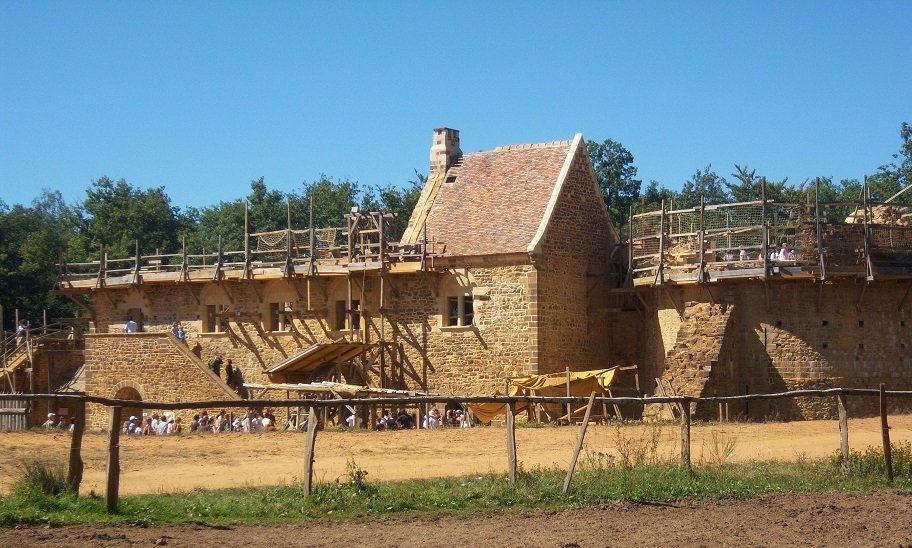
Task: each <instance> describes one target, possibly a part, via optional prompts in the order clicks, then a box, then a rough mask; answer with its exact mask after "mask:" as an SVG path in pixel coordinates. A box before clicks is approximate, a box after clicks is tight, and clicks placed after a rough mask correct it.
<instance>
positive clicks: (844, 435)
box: [836, 394, 849, 474]
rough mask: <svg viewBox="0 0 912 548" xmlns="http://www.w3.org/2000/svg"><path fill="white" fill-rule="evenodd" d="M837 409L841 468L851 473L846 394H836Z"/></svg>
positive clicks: (845, 472)
mask: <svg viewBox="0 0 912 548" xmlns="http://www.w3.org/2000/svg"><path fill="white" fill-rule="evenodd" d="M836 410H837V411H838V412H839V454H840V457H841V461H840V463H839V470H840V471H842V473H843V474H848V473H849V412H848V410H847V409H846V395H845V394H837V395H836Z"/></svg>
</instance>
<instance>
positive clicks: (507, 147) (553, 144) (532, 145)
mask: <svg viewBox="0 0 912 548" xmlns="http://www.w3.org/2000/svg"><path fill="white" fill-rule="evenodd" d="M572 142H573V139H565V140H562V141H548V142H544V143H523V144H518V145H503V146H499V147H496V148H494V149H492V150H479V151H477V152H469V153H468V154H465V155H464V156H474V155H476V154H487V153H489V152H506V151H511V150H530V149H536V148H548V147H559V146H567V145H569V144H571V143H572Z"/></svg>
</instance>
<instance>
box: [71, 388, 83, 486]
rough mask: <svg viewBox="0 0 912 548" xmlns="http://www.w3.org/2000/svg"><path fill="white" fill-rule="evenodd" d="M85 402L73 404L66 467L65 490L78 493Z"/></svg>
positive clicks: (81, 465) (80, 474) (80, 475)
mask: <svg viewBox="0 0 912 548" xmlns="http://www.w3.org/2000/svg"><path fill="white" fill-rule="evenodd" d="M85 420H86V402H85V400H83V401H80V402H76V403H75V404H74V406H73V438H72V439H71V440H70V464H69V468H68V469H67V490H68V491H70V492H71V493H73V494H75V495H78V494H79V484H80V483H82V470H83V462H82V434H83V432H85Z"/></svg>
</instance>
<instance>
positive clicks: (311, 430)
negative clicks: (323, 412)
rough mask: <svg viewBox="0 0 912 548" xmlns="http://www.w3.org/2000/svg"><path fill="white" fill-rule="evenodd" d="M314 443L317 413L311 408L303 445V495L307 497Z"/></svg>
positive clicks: (311, 481) (311, 484) (311, 475)
mask: <svg viewBox="0 0 912 548" xmlns="http://www.w3.org/2000/svg"><path fill="white" fill-rule="evenodd" d="M299 420H300V419H299ZM316 443H317V412H316V410H315V409H314V408H313V407H311V408H310V411H309V412H308V414H307V441H306V442H305V445H304V494H305V495H306V496H308V497H309V496H310V493H311V491H312V489H313V464H314V448H315V447H316Z"/></svg>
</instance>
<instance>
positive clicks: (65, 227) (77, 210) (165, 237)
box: [0, 170, 426, 330]
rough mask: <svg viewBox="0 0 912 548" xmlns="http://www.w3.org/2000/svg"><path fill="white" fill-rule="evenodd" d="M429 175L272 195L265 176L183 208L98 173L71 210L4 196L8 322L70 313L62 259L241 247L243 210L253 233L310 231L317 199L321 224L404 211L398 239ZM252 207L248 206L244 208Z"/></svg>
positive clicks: (153, 191) (0, 218) (1, 280)
mask: <svg viewBox="0 0 912 548" xmlns="http://www.w3.org/2000/svg"><path fill="white" fill-rule="evenodd" d="M425 179H426V176H425V175H423V174H422V173H419V172H418V171H417V170H416V171H415V176H414V178H412V179H411V180H410V181H408V182H407V183H406V185H405V186H404V187H402V188H400V187H397V186H393V185H386V186H376V185H366V186H365V185H361V184H359V183H358V182H357V181H351V180H348V179H341V180H337V179H334V178H332V177H330V176H326V175H321V176H320V177H319V178H318V179H317V180H315V181H311V182H305V183H304V184H303V185H302V187H301V188H299V189H294V190H290V191H282V190H278V189H271V188H269V187H268V186H267V185H266V181H265V180H264V178H262V177H260V178H259V179H255V180H253V181H251V183H250V193H249V194H248V195H247V196H246V197H245V198H238V199H235V200H231V201H221V202H218V203H217V204H214V205H210V206H204V207H201V208H197V207H183V208H182V207H176V206H174V205H173V204H172V202H171V198H170V197H169V196H168V193H167V192H166V191H165V187H163V186H161V187H156V188H150V189H146V190H143V189H141V188H138V187H136V186H134V185H132V184H130V183H129V182H127V181H125V180H124V179H120V180H118V181H114V180H112V179H110V178H108V177H101V178H99V179H97V180H95V181H93V182H92V183H91V185H89V187H88V188H87V189H86V197H85V198H84V199H83V200H81V201H79V202H77V203H75V204H67V203H66V202H65V201H64V199H63V197H62V195H61V193H60V192H59V191H56V190H48V189H45V190H43V191H42V192H41V194H40V196H38V198H36V199H35V200H33V201H32V203H31V205H28V206H26V205H21V204H16V205H13V206H12V207H10V206H9V205H7V204H6V203H4V202H3V201H2V200H0V305H2V306H3V309H4V318H3V324H4V328H5V329H7V330H10V329H12V327H13V322H14V317H13V310H14V309H18V310H19V313H20V316H21V317H23V318H26V319H29V320H30V321H31V322H32V323H33V324H34V323H35V322H36V320H37V319H38V318H41V317H42V311H43V310H47V311H48V316H49V317H51V318H53V317H67V316H72V315H73V314H74V313H75V312H76V311H75V308H74V307H75V305H74V304H73V303H71V302H69V301H67V300H65V299H61V298H59V297H58V296H56V295H54V294H53V293H52V289H53V288H54V285H55V283H56V281H57V276H58V273H59V268H58V266H57V265H58V263H60V262H61V261H62V260H65V261H66V262H69V263H78V262H88V261H92V260H98V258H99V256H100V251H101V249H102V247H103V248H104V250H105V252H106V253H107V254H108V256H109V257H111V258H126V257H131V256H133V254H134V251H135V245H136V243H135V242H138V243H139V247H140V252H141V253H142V254H143V255H152V254H156V253H177V252H179V251H180V250H181V249H182V248H183V246H184V245H185V244H186V246H187V249H188V251H189V252H190V253H200V252H203V251H206V252H214V251H216V250H217V249H218V247H219V242H220V241H221V246H222V249H223V250H224V251H240V250H243V249H244V211H245V207H247V208H248V217H249V224H250V230H251V232H268V231H272V230H282V229H285V228H287V224H288V216H287V211H288V208H289V207H290V209H291V216H292V228H295V229H300V228H307V224H308V223H309V220H310V215H309V213H310V200H311V197H312V198H313V202H314V207H313V210H314V227H316V228H326V227H338V226H345V214H347V213H349V212H350V211H351V207H352V206H353V205H358V206H359V207H360V208H361V209H362V210H371V209H381V210H383V211H388V212H392V213H395V214H396V215H397V221H398V222H397V226H396V227H395V230H396V236H398V235H401V234H402V232H403V231H404V230H405V225H406V224H407V223H408V219H409V216H410V215H411V212H412V209H413V208H414V206H415V203H416V202H417V201H418V196H419V195H420V193H421V189H422V188H423V187H424V181H425ZM245 202H246V204H245Z"/></svg>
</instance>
